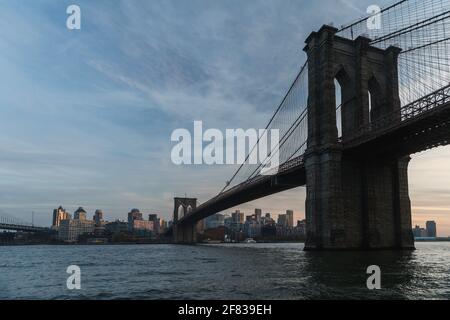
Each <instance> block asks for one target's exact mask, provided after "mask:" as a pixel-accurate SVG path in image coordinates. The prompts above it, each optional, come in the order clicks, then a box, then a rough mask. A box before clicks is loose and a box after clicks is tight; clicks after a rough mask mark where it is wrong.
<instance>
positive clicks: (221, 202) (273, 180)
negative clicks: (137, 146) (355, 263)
mask: <svg viewBox="0 0 450 320" xmlns="http://www.w3.org/2000/svg"><path fill="white" fill-rule="evenodd" d="M399 117H401V121H398V120H399V119H398V118H399ZM341 142H342V143H341V144H340V145H341V147H342V148H343V155H344V156H345V155H346V154H351V155H353V156H354V155H362V156H363V157H371V158H374V157H383V156H384V155H389V156H390V157H393V156H396V157H402V156H407V155H410V154H414V153H417V152H421V151H424V150H427V149H431V148H434V147H437V146H442V145H448V144H450V84H449V85H448V86H446V87H444V88H442V89H440V90H438V91H435V92H433V93H431V94H430V95H428V96H425V97H423V98H421V99H420V100H417V101H415V102H413V103H411V104H409V105H406V106H404V107H402V108H401V109H400V113H399V112H398V111H397V112H396V113H395V114H388V115H386V116H384V117H383V118H381V119H379V120H377V121H375V122H374V123H372V124H371V125H370V128H361V129H360V130H359V132H357V133H355V134H354V135H352V136H351V137H349V138H347V139H344V140H343V141H341ZM304 185H306V171H305V165H304V162H303V155H301V156H299V157H297V158H294V159H292V160H290V161H288V162H286V163H284V164H282V165H281V166H280V168H279V170H278V173H277V174H276V175H273V176H261V175H259V176H256V177H254V178H252V179H250V180H248V181H246V182H244V183H241V184H239V185H237V186H235V187H233V188H230V189H229V190H227V191H225V192H223V193H221V194H219V195H217V196H215V197H214V198H212V199H210V200H209V201H207V202H205V203H203V204H201V205H200V206H198V207H197V209H196V210H194V211H192V212H191V213H189V214H187V215H185V216H184V217H182V218H181V219H179V221H178V224H185V223H187V224H192V223H195V222H198V221H200V220H202V219H204V218H206V217H208V216H211V215H213V214H215V213H218V212H221V211H224V210H226V209H229V208H232V207H234V206H237V205H239V204H242V203H246V202H249V201H253V200H256V199H259V198H262V197H266V196H269V195H272V194H276V193H279V192H282V191H286V190H289V189H293V188H296V187H300V186H304Z"/></svg>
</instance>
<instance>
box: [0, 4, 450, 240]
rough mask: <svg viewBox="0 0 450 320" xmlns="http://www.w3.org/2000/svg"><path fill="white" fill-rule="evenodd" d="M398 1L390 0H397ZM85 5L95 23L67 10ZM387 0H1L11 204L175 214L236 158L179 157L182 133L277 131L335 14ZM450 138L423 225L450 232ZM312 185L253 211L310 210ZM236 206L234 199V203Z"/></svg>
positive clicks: (418, 161)
mask: <svg viewBox="0 0 450 320" xmlns="http://www.w3.org/2000/svg"><path fill="white" fill-rule="evenodd" d="M389 3H391V2H390V1H378V4H379V5H380V6H382V7H383V6H385V5H387V4H389ZM71 4H76V5H78V6H79V7H80V8H81V29H80V30H68V29H67V28H66V19H67V17H68V15H67V14H66V8H67V7H68V6H69V5H71ZM371 4H373V0H369V1H366V0H363V1H361V0H321V1H306V0H304V1H303V0H248V1H240V0H227V1H225V0H189V1H181V0H152V1H146V0H124V1H119V0H112V1H109V0H108V1H107V0H98V1H80V0H71V1H49V0H33V1H31V0H28V1H12V0H0V70H1V72H0V213H2V212H3V213H7V214H8V215H12V216H14V217H17V218H19V219H21V220H24V221H30V219H31V212H32V211H34V217H35V223H37V224H41V225H49V224H50V223H51V213H52V209H53V208H56V207H58V206H60V205H62V206H63V207H65V208H66V209H68V210H69V211H72V212H73V211H74V210H75V209H76V208H77V207H79V206H83V207H84V208H85V209H87V211H88V212H89V213H92V214H93V212H94V210H95V209H97V208H100V209H102V210H103V211H104V213H105V216H106V219H108V220H115V219H117V218H125V216H126V214H127V212H128V211H130V209H131V208H135V207H136V208H139V209H140V210H141V211H142V212H144V213H157V214H159V215H160V216H161V217H163V218H165V219H171V216H172V211H173V207H172V206H173V197H174V196H184V195H187V196H188V197H196V198H198V199H199V201H200V202H204V201H206V200H208V199H209V198H211V197H212V196H214V195H215V194H217V193H218V192H219V191H220V190H221V188H222V187H223V186H224V184H225V181H226V180H227V179H228V178H229V177H230V176H231V174H232V172H233V171H234V170H235V167H233V166H213V167H212V166H206V165H205V166H176V165H174V164H173V163H172V162H171V159H170V153H171V149H172V147H173V143H172V142H171V141H170V137H171V133H172V132H173V131H174V130H175V129H178V128H186V129H189V130H191V129H192V128H193V121H195V120H201V121H203V125H204V127H207V128H217V129H220V130H225V129H226V128H264V127H265V125H266V123H267V121H268V120H269V118H270V117H271V115H272V114H273V112H274V110H275V109H276V107H277V106H278V104H279V102H280V101H281V99H282V97H283V96H284V94H285V93H286V91H287V89H288V88H289V86H290V84H291V83H292V81H293V80H294V78H295V76H296V75H297V73H298V71H299V70H300V67H301V65H302V64H303V62H304V61H305V58H306V57H305V54H304V52H303V51H302V49H303V47H304V40H305V39H306V37H307V36H308V35H309V33H310V32H312V31H314V30H318V29H319V28H320V26H321V25H322V24H329V23H330V22H334V24H335V25H336V26H339V25H341V24H344V23H347V22H350V21H353V20H355V19H357V18H359V17H361V16H363V15H364V13H365V11H366V8H367V7H368V6H369V5H371ZM448 156H450V148H439V149H436V150H432V151H428V152H425V153H422V154H419V155H415V156H413V160H412V162H411V167H410V171H409V176H410V195H411V200H412V205H413V213H414V215H413V219H414V221H413V222H414V224H421V225H424V222H425V221H426V220H436V221H437V223H438V233H439V234H440V235H445V236H446V235H450V184H449V183H448V181H450V170H449V169H450V163H449V161H448V160H446V159H448ZM304 196H305V190H304V188H298V189H294V190H291V191H288V192H284V193H282V194H279V195H275V196H271V197H268V198H265V199H261V200H258V201H256V202H252V203H248V204H244V205H242V206H240V207H239V209H241V210H242V211H244V212H246V213H250V212H251V211H253V210H254V208H255V207H259V208H262V209H263V211H264V212H271V213H273V214H278V213H282V212H284V211H285V210H286V209H293V210H295V213H296V218H297V219H301V218H303V217H304ZM229 211H230V212H231V211H232V209H230V210H229Z"/></svg>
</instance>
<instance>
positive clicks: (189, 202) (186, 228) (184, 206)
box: [173, 198, 197, 244]
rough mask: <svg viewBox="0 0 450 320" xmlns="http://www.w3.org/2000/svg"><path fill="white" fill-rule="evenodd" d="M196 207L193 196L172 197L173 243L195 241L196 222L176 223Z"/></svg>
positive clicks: (195, 200)
mask: <svg viewBox="0 0 450 320" xmlns="http://www.w3.org/2000/svg"><path fill="white" fill-rule="evenodd" d="M195 209H197V199H195V198H174V210H173V239H174V242H175V243H186V244H189V243H196V242H197V224H187V223H183V224H178V221H179V220H181V219H182V218H183V217H184V216H186V215H188V214H189V213H190V212H191V211H193V210H195Z"/></svg>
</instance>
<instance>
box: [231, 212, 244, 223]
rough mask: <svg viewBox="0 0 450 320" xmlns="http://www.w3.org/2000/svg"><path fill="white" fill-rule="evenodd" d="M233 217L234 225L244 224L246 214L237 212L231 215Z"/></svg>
mask: <svg viewBox="0 0 450 320" xmlns="http://www.w3.org/2000/svg"><path fill="white" fill-rule="evenodd" d="M231 217H232V218H233V222H234V223H238V224H243V223H244V213H243V212H241V211H239V210H236V212H233V213H232V214H231Z"/></svg>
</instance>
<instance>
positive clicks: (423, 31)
mask: <svg viewBox="0 0 450 320" xmlns="http://www.w3.org/2000/svg"><path fill="white" fill-rule="evenodd" d="M371 17H372V16H370V15H368V16H366V17H364V18H362V19H359V20H357V21H356V22H353V23H351V24H348V25H345V26H343V27H342V28H341V29H340V30H339V31H338V32H337V36H340V37H345V38H349V39H352V40H354V39H356V38H357V37H359V36H365V37H367V38H369V39H371V42H370V44H371V45H372V46H376V47H379V48H381V49H387V48H388V47H391V46H395V47H398V48H400V49H402V52H401V53H400V55H399V61H398V76H399V96H400V101H401V105H402V106H408V105H411V104H412V103H414V102H415V101H418V100H420V99H421V98H424V97H427V96H429V95H430V94H431V93H433V92H437V91H439V90H441V89H442V88H445V87H448V85H449V84H450V61H449V58H450V0H402V1H399V2H397V3H395V4H393V5H391V6H389V7H386V8H385V9H383V10H381V12H380V15H379V18H380V22H381V28H379V29H374V28H369V26H368V23H367V22H368V19H370V18H371ZM307 103H308V63H305V64H304V65H303V67H302V68H301V71H300V72H299V74H298V76H297V77H296V78H295V80H294V82H293V84H292V85H291V87H290V89H289V90H288V92H287V94H286V95H285V96H284V98H283V100H282V102H281V104H280V105H279V106H278V108H277V110H276V111H275V113H274V115H273V116H272V117H271V119H270V121H269V123H268V125H267V126H266V128H265V130H266V131H268V130H270V129H278V130H279V132H280V137H281V139H280V142H279V145H278V147H279V148H278V151H276V149H275V152H278V155H279V157H280V158H279V159H280V165H282V164H284V163H286V162H289V161H291V160H292V159H295V158H296V157H301V156H302V155H303V153H304V152H305V151H306V142H307V133H308V127H307ZM258 143H259V139H258V142H257V143H256V144H255V145H254V146H253V147H252V148H251V150H250V151H249V153H248V155H247V157H246V159H245V162H244V163H242V164H241V165H240V166H239V168H238V169H237V171H236V172H235V173H234V174H233V176H232V177H231V179H230V180H229V181H227V184H226V186H225V187H224V188H223V189H222V191H221V192H220V194H221V193H223V192H226V191H227V190H229V189H230V188H233V187H234V186H236V185H239V184H241V183H244V182H246V181H249V180H250V179H253V178H255V177H256V176H258V175H259V174H260V171H261V167H262V163H265V162H266V161H267V160H270V159H271V158H272V157H273V156H275V155H276V154H275V153H274V146H271V148H272V152H270V153H269V154H268V156H267V158H266V159H259V160H260V161H259V164H249V163H247V161H248V159H249V158H250V156H252V155H253V156H254V152H257V145H258Z"/></svg>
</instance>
